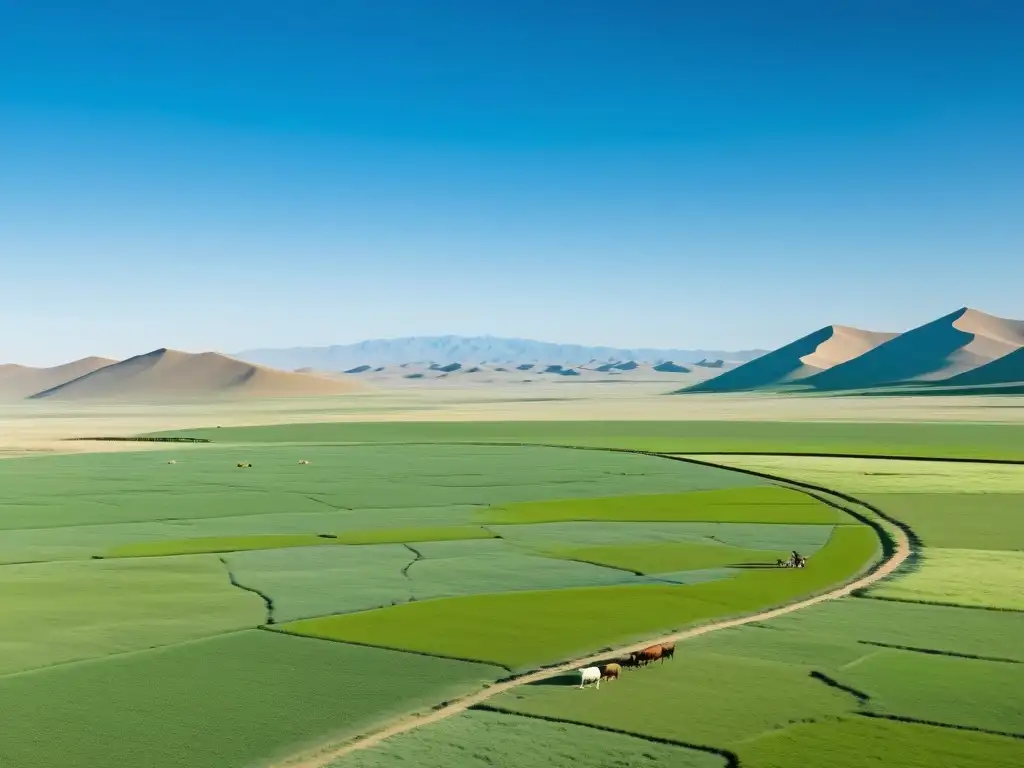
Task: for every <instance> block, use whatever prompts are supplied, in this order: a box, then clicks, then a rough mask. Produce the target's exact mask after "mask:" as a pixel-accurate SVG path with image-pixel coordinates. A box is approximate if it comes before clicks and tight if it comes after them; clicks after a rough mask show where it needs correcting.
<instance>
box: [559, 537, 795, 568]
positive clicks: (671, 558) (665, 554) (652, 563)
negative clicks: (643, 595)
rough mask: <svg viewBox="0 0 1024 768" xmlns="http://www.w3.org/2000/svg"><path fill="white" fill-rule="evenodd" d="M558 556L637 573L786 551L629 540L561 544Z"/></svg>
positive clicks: (765, 559)
mask: <svg viewBox="0 0 1024 768" xmlns="http://www.w3.org/2000/svg"><path fill="white" fill-rule="evenodd" d="M551 554H553V555H555V556H557V557H564V558H569V559H572V560H582V561H583V562H587V563H595V564H597V565H606V566H609V567H611V568H622V569H624V570H627V571H635V572H637V573H664V572H667V571H686V570H696V569H701V568H723V567H725V566H730V565H750V564H763V565H770V564H772V563H774V562H775V561H776V559H780V558H781V559H787V558H788V557H789V553H788V552H783V551H775V552H772V551H770V550H764V549H740V548H739V547H728V546H723V545H721V544H697V543H690V542H685V543H678V544H628V545H614V544H613V545H607V546H603V547H563V548H559V549H553V550H552V551H551Z"/></svg>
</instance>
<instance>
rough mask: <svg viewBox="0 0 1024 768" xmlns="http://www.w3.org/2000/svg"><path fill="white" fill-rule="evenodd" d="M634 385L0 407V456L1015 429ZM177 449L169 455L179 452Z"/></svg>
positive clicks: (947, 402)
mask: <svg viewBox="0 0 1024 768" xmlns="http://www.w3.org/2000/svg"><path fill="white" fill-rule="evenodd" d="M664 393H665V389H664V386H663V385H657V384H642V383H635V382H633V383H625V382H624V383H621V384H619V383H615V384H612V383H609V384H587V383H581V384H567V383H558V384H552V385H543V384H538V385H536V386H531V387H528V388H523V387H508V388H506V387H495V388H479V387H473V388H467V389H450V388H444V389H442V388H431V387H424V388H423V389H418V390H408V389H403V390H390V391H389V390H379V391H375V392H369V393H359V394H351V395H346V396H341V397H329V398H301V399H300V398H297V399H277V400H243V401H235V402H228V401H223V402H204V403H182V404H179V405H168V404H152V405H146V404H99V403H97V404H88V405H86V404H78V403H59V404H58V403H45V402H41V401H22V402H15V403H9V404H0V456H12V455H25V454H33V453H54V452H62V453H67V452H77V451H96V450H140V449H143V448H148V449H158V448H159V446H145V445H144V444H141V443H94V442H88V443H76V442H66V439H67V438H71V437H95V436H101V435H102V436H129V435H134V434H139V433H143V432H153V431H157V430H164V429H183V428H189V427H208V426H214V425H221V426H225V427H227V426H243V425H253V424H281V423H292V422H316V421H505V420H536V421H558V420H588V419H593V420H618V421H621V420H652V421H663V420H684V421H685V420H738V421H861V422H863V421H879V422H893V421H974V422H1004V423H1022V424H1024V397H1013V396H1007V397H999V396H991V397H864V398H854V397H835V398H833V397H793V396H788V397H787V396H778V395H666V394H664ZM180 447H181V446H176V449H180Z"/></svg>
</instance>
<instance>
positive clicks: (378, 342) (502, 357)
mask: <svg viewBox="0 0 1024 768" xmlns="http://www.w3.org/2000/svg"><path fill="white" fill-rule="evenodd" d="M766 351H767V350H763V349H747V350H740V351H727V350H717V349H651V348H640V349H623V348H619V347H591V346H586V345H582V344H553V343H551V342H547V341H534V340H532V339H513V338H500V337H496V336H410V337H405V338H399V339H371V340H369V341H361V342H359V343H357V344H341V345H335V346H330V347H290V348H287V349H248V350H245V351H243V352H238V353H237V354H235V355H233V356H234V357H237V358H238V359H240V360H246V361H248V362H251V363H258V364H260V365H269V366H272V367H274V368H280V369H283V370H296V369H299V368H311V369H314V370H319V371H346V370H350V369H352V368H356V367H358V366H362V365H368V366H381V365H402V364H404V363H444V364H447V363H452V362H460V363H470V364H477V363H480V364H485V363H499V364H507V365H515V364H520V363H547V364H561V365H582V364H584V363H615V362H620V361H625V360H631V361H634V362H636V363H650V364H653V365H659V364H662V363H667V362H674V363H697V362H699V361H702V360H705V361H706V360H725V361H732V362H740V363H742V362H747V361H748V360H753V359H755V358H757V357H759V356H760V355H763V354H764V353H765V352H766Z"/></svg>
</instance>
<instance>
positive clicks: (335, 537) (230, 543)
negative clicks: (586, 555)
mask: <svg viewBox="0 0 1024 768" xmlns="http://www.w3.org/2000/svg"><path fill="white" fill-rule="evenodd" d="M494 537H495V534H493V533H491V532H490V531H488V530H486V529H484V528H481V527H480V526H457V525H453V526H447V527H442V526H437V527H434V528H385V529H383V530H370V531H346V532H344V533H341V534H335V533H329V534H310V533H307V534H301V533H300V534H276V535H275V534H268V535H263V536H209V537H205V538H198V539H180V540H177V541H174V540H172V541H150V542H140V543H137V544H124V545H122V546H120V547H115V548H114V549H112V550H110V551H109V552H108V553H107V555H106V556H107V557H166V556H170V555H188V554H199V553H204V552H243V551H247V550H253V549H292V548H295V547H322V546H324V545H329V544H352V545H358V544H389V543H398V544H403V543H406V542H409V543H415V542H419V541H460V540H463V539H492V538H494Z"/></svg>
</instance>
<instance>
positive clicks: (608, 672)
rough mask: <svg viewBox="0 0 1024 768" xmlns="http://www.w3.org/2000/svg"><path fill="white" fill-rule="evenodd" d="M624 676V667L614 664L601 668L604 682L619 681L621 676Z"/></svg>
mask: <svg viewBox="0 0 1024 768" xmlns="http://www.w3.org/2000/svg"><path fill="white" fill-rule="evenodd" d="M621 674H622V666H621V665H619V664H616V663H615V662H612V663H611V664H605V665H604V666H603V667H601V679H602V680H618V679H619V675H621Z"/></svg>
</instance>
